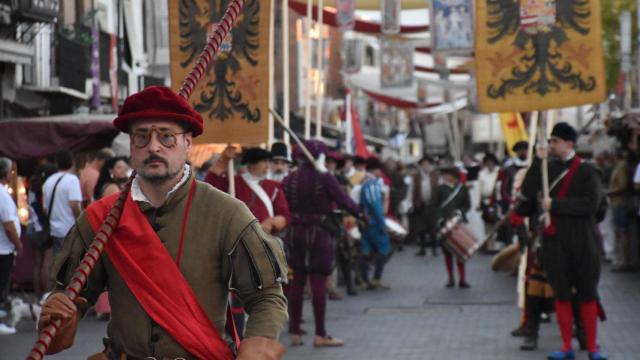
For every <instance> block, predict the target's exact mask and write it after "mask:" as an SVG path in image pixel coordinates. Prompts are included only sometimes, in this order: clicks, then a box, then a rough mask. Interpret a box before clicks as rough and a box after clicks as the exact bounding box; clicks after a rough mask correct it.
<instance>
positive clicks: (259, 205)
mask: <svg viewBox="0 0 640 360" xmlns="http://www.w3.org/2000/svg"><path fill="white" fill-rule="evenodd" d="M234 158H235V149H233V148H232V147H230V148H227V149H225V151H224V152H223V153H222V155H221V156H220V159H219V160H218V163H217V164H216V165H215V166H212V167H211V169H210V170H209V173H208V174H207V177H206V178H205V181H206V182H208V183H209V184H211V185H213V186H214V187H215V188H217V189H219V190H222V191H224V192H228V191H229V178H228V177H227V175H226V169H227V164H228V163H229V161H230V160H232V159H234ZM269 160H271V153H270V152H269V151H267V150H264V149H261V148H251V149H247V150H245V152H244V153H243V154H242V165H245V166H246V171H245V172H243V173H242V174H239V175H236V176H235V178H234V183H235V192H236V193H235V197H236V198H237V199H238V200H240V201H242V202H244V203H245V204H246V205H247V206H248V207H249V210H251V213H252V214H253V216H255V217H256V219H258V221H259V222H260V225H262V228H263V229H264V231H265V232H267V233H270V234H277V233H279V232H281V231H282V230H284V228H285V227H286V226H287V225H288V224H289V223H290V222H291V213H289V205H287V198H286V197H285V195H284V191H282V189H281V188H280V183H278V182H277V181H273V180H268V179H267V174H268V172H269Z"/></svg>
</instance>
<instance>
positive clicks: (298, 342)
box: [290, 334, 304, 346]
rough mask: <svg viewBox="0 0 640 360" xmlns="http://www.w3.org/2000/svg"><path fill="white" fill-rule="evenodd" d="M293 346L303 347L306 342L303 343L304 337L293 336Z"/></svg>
mask: <svg viewBox="0 0 640 360" xmlns="http://www.w3.org/2000/svg"><path fill="white" fill-rule="evenodd" d="M290 344H291V346H302V345H304V342H303V341H302V335H295V334H294V335H291V343H290Z"/></svg>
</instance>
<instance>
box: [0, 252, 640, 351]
mask: <svg viewBox="0 0 640 360" xmlns="http://www.w3.org/2000/svg"><path fill="white" fill-rule="evenodd" d="M489 261H490V258H489V257H487V256H482V255H478V256H476V257H474V258H473V259H472V260H471V261H470V263H469V265H468V269H467V272H468V274H469V275H468V278H469V282H470V283H471V285H472V286H473V288H472V289H470V290H460V289H457V288H456V289H445V288H444V287H443V285H444V281H445V278H446V276H445V269H444V261H443V259H442V256H440V257H438V258H435V259H434V258H427V259H425V258H416V257H414V256H413V250H412V249H408V250H407V251H405V252H403V253H398V254H396V255H394V257H393V258H392V259H391V261H390V263H389V264H388V267H387V271H386V273H385V280H386V281H387V282H389V283H391V284H393V289H392V290H390V291H360V295H358V296H356V297H348V298H345V299H344V300H342V301H330V302H329V303H328V304H329V305H328V306H329V308H328V311H327V313H328V319H327V328H328V330H329V333H330V334H331V335H334V336H337V337H341V338H343V339H344V340H345V341H346V342H347V345H346V346H345V347H343V348H333V349H314V348H313V346H312V343H313V336H312V335H307V336H305V339H304V340H305V342H306V344H305V345H304V346H301V347H296V348H292V349H289V351H288V353H287V355H286V357H285V359H288V360H333V359H365V360H378V359H379V360H388V359H398V360H417V359H420V360H430V359H434V360H435V359H445V360H463V359H464V360H466V359H473V360H519V359H522V360H528V359H531V360H533V359H536V360H538V359H544V358H545V355H546V353H547V352H548V351H551V350H556V349H557V348H558V347H559V346H560V338H559V333H558V330H557V327H556V325H555V324H543V326H542V329H541V339H540V348H539V350H538V351H536V352H531V353H524V352H521V351H519V350H518V346H519V344H520V340H519V339H514V338H511V337H510V336H509V332H510V331H511V329H512V328H513V327H514V326H515V325H516V323H517V321H518V317H519V312H518V310H517V309H516V307H515V306H514V304H515V300H516V294H515V278H513V277H509V276H507V275H505V274H496V273H492V272H491V271H490V269H489ZM600 290H601V294H602V299H603V302H604V305H605V307H606V309H607V313H608V316H609V320H608V321H607V322H605V323H602V324H601V327H600V329H601V336H600V343H601V344H602V346H603V348H604V349H605V350H606V353H607V354H609V356H610V359H614V360H633V359H640V355H638V354H640V341H638V334H640V274H612V273H610V271H609V270H608V269H607V268H606V267H605V269H604V270H603V274H602V283H601V286H600ZM304 319H305V320H306V321H305V323H304V324H303V327H304V328H305V329H306V330H307V331H309V333H310V334H313V316H312V314H311V303H310V302H309V301H305V304H304ZM105 328H106V323H105V322H100V321H96V320H94V319H85V320H83V321H82V323H81V326H80V331H79V333H78V336H77V338H76V344H75V346H74V347H73V348H72V349H70V350H68V351H66V352H64V353H63V354H59V355H57V356H51V357H47V359H49V358H50V359H60V360H62V359H64V360H76V359H86V357H87V356H88V354H91V353H92V352H97V351H99V350H100V348H101V338H102V337H103V336H104V334H105ZM35 336H36V333H35V330H34V323H33V322H32V321H30V320H26V321H23V322H22V323H21V324H20V325H19V334H17V335H12V336H0V360H14V359H24V358H25V356H26V354H27V352H28V350H29V348H30V346H31V345H32V343H33V341H34V339H35ZM282 340H283V342H284V343H285V344H286V343H288V336H287V335H286V334H284V335H283V337H282ZM577 359H587V354H586V353H585V352H579V353H578V357H577Z"/></svg>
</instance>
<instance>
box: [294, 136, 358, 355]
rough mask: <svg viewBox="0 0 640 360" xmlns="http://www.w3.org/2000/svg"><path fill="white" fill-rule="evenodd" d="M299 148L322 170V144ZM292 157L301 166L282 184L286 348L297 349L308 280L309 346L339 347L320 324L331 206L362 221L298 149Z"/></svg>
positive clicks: (331, 251)
mask: <svg viewBox="0 0 640 360" xmlns="http://www.w3.org/2000/svg"><path fill="white" fill-rule="evenodd" d="M304 145H305V146H306V147H307V149H309V152H310V153H311V155H312V156H313V157H314V158H315V159H316V164H319V166H318V167H319V168H323V167H324V165H323V160H324V157H325V154H326V153H327V146H326V145H325V144H324V143H322V142H321V141H318V140H307V141H305V143H304ZM294 157H295V158H296V159H297V160H298V162H299V163H301V166H300V167H299V168H298V169H297V170H296V171H294V172H292V173H291V174H289V175H288V176H287V177H286V178H285V179H284V180H283V185H282V187H283V188H284V192H285V194H286V196H287V201H288V203H289V210H290V211H291V213H292V217H293V220H292V223H291V228H290V233H289V237H288V239H287V243H288V246H289V247H290V253H289V265H290V266H291V268H292V269H293V281H292V283H291V288H290V299H289V301H290V311H291V316H290V317H291V319H290V325H289V332H290V333H291V334H292V336H291V344H292V345H294V346H295V345H302V335H303V331H302V329H301V328H300V320H301V318H302V294H303V292H304V287H305V283H306V281H307V277H308V278H309V282H310V287H311V293H312V304H313V315H314V318H315V323H316V336H315V340H314V346H316V347H326V346H342V345H343V344H344V342H343V341H342V340H340V339H336V338H332V337H330V336H328V335H327V332H326V330H325V326H324V320H325V310H326V298H327V297H326V291H327V288H326V286H327V276H329V275H330V274H331V271H332V270H333V263H334V256H335V247H334V243H333V240H332V238H331V235H330V233H329V229H328V224H329V222H328V220H329V216H330V214H331V211H332V208H333V207H334V204H337V205H338V206H339V207H342V208H344V209H346V210H347V211H348V212H350V213H351V214H352V215H353V216H355V217H358V218H360V217H361V215H360V209H359V208H358V205H356V204H355V203H354V202H353V201H352V200H351V198H349V196H348V195H347V194H346V193H345V192H344V191H342V189H341V188H340V185H339V184H338V181H337V180H336V178H335V177H334V176H333V175H332V174H331V173H329V172H326V171H325V172H321V171H319V170H317V169H316V165H314V163H312V162H310V161H309V160H307V159H306V157H305V156H304V155H303V153H302V151H300V149H299V148H296V149H295V150H294Z"/></svg>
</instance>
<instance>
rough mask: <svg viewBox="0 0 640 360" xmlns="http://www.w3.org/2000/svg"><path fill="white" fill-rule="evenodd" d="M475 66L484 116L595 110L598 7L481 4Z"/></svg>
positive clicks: (509, 1)
mask: <svg viewBox="0 0 640 360" xmlns="http://www.w3.org/2000/svg"><path fill="white" fill-rule="evenodd" d="M475 58H476V59H475V60H476V61H475V63H476V75H477V92H478V103H479V107H480V111H482V112H485V113H486V112H514V111H532V110H545V109H551V108H561V107H567V106H575V105H581V104H589V103H595V102H600V101H602V100H603V99H604V98H605V95H606V94H605V82H604V62H603V58H602V36H601V19H600V1H599V0H580V1H577V0H478V1H477V23H476V43H475Z"/></svg>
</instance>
